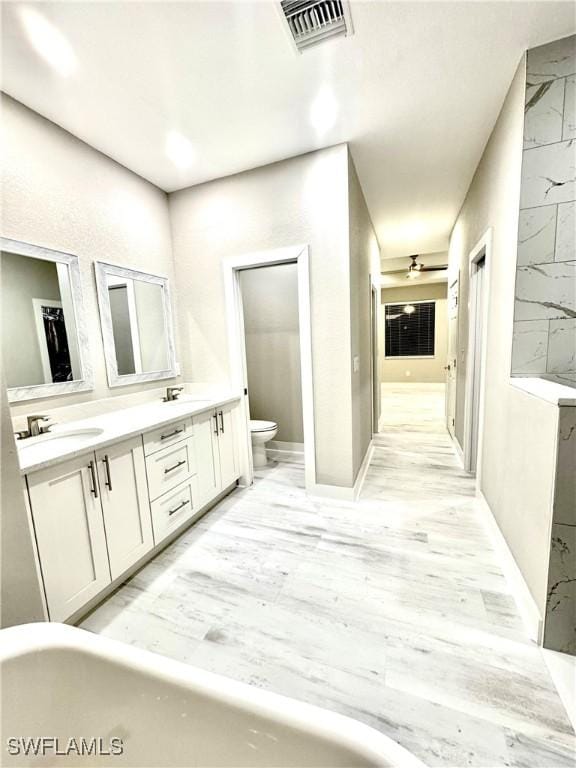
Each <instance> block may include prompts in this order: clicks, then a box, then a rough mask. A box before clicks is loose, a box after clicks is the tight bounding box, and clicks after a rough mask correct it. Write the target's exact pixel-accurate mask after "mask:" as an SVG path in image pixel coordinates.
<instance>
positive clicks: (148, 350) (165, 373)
mask: <svg viewBox="0 0 576 768" xmlns="http://www.w3.org/2000/svg"><path fill="white" fill-rule="evenodd" d="M94 268H95V270H96V286H97V289H98V304H99V307H100V320H101V323H102V338H103V340H104V354H105V356H106V369H107V371H108V383H109V384H110V386H111V387H121V386H125V385H128V384H135V383H138V382H143V381H154V380H156V379H170V378H173V377H174V376H177V375H178V374H177V368H176V353H175V346H174V329H173V321H172V304H171V301H170V291H169V287H168V279H167V278H166V277H161V276H159V275H152V274H149V273H148V272H140V271H138V270H136V269H127V268H126V267H121V266H117V265H114V264H108V263H105V262H102V261H97V262H95V264H94Z"/></svg>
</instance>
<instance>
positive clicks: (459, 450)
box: [448, 430, 464, 468]
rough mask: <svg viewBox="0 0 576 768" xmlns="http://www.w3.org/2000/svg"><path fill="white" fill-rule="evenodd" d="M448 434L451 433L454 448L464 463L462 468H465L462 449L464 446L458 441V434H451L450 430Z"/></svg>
mask: <svg viewBox="0 0 576 768" xmlns="http://www.w3.org/2000/svg"><path fill="white" fill-rule="evenodd" d="M448 434H449V435H450V439H451V440H452V445H453V446H454V450H455V451H456V455H457V456H458V461H459V462H460V464H461V465H462V468H464V451H463V450H462V446H461V445H460V443H459V442H458V438H457V437H456V435H452V434H450V430H448Z"/></svg>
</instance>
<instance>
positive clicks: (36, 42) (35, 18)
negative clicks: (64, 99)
mask: <svg viewBox="0 0 576 768" xmlns="http://www.w3.org/2000/svg"><path fill="white" fill-rule="evenodd" d="M20 18H21V20H22V24H23V25H24V29H25V30H26V34H27V35H28V39H29V40H30V43H31V44H32V46H33V48H34V50H35V51H36V53H38V54H39V56H41V57H42V58H43V59H44V61H45V62H46V63H47V64H49V65H50V66H51V67H52V69H54V70H55V71H56V72H58V74H60V75H62V76H63V77H69V76H70V75H71V74H73V72H74V71H75V70H76V67H77V60H76V55H75V53H74V50H73V49H72V46H71V45H70V43H69V42H68V40H66V38H65V37H64V35H63V34H62V33H61V32H60V30H59V29H57V28H56V27H55V26H54V25H53V24H52V22H50V21H48V19H47V18H46V17H45V16H43V15H42V14H41V13H38V11H36V10H34V9H33V8H26V7H24V8H21V9H20Z"/></svg>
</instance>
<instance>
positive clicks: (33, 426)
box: [16, 415, 52, 440]
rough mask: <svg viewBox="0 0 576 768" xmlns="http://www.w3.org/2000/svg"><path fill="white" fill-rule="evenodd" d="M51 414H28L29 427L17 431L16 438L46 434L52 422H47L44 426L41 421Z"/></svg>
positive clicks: (23, 438) (22, 438)
mask: <svg viewBox="0 0 576 768" xmlns="http://www.w3.org/2000/svg"><path fill="white" fill-rule="evenodd" d="M49 418H50V416H40V415H34V416H28V417H27V418H26V421H27V422H28V429H23V430H21V431H20V432H16V438H17V439H18V440H25V439H26V438H27V437H38V435H44V434H46V432H49V431H50V427H51V426H52V424H46V425H44V426H42V425H41V424H40V422H41V421H47V420H48V419H49Z"/></svg>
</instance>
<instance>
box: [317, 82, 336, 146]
mask: <svg viewBox="0 0 576 768" xmlns="http://www.w3.org/2000/svg"><path fill="white" fill-rule="evenodd" d="M337 117H338V104H337V103H336V99H335V98H334V94H333V93H332V91H329V90H328V89H327V88H323V89H322V90H321V91H320V93H319V94H318V95H317V96H316V98H315V99H314V101H313V102H312V105H311V107H310V122H311V123H312V126H313V127H314V128H315V130H316V132H317V133H318V134H319V135H320V136H323V135H324V134H325V133H327V132H328V131H329V130H330V129H331V128H333V127H334V125H335V124H336V118H337Z"/></svg>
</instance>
